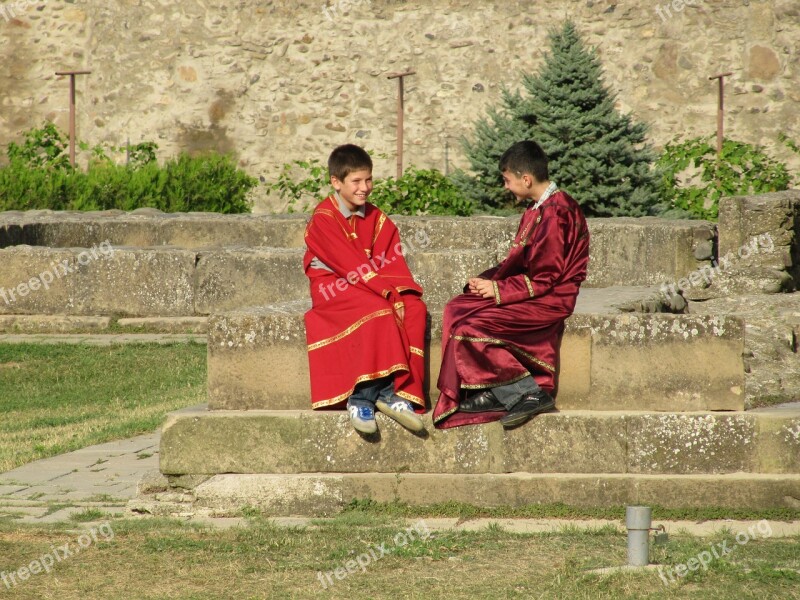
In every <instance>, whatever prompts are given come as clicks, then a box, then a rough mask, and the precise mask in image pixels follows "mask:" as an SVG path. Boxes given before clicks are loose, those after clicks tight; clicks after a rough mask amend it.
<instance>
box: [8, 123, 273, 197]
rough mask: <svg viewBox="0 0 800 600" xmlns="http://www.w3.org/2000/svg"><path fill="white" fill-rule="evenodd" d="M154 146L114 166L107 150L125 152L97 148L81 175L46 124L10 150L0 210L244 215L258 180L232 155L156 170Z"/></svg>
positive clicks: (181, 160) (182, 158)
mask: <svg viewBox="0 0 800 600" xmlns="http://www.w3.org/2000/svg"><path fill="white" fill-rule="evenodd" d="M81 147H82V148H83V149H84V150H86V149H88V146H86V145H85V144H81ZM157 148H158V146H157V145H156V144H155V143H153V142H143V143H141V144H137V145H135V146H131V147H130V148H129V151H130V160H129V163H128V164H127V165H117V164H115V163H114V161H113V160H112V159H111V158H110V157H109V152H111V153H118V152H121V151H123V150H124V149H122V148H104V147H102V146H95V147H94V148H91V156H92V158H91V159H90V161H89V168H88V170H87V171H86V172H83V171H80V170H78V169H74V168H72V167H71V166H70V164H69V158H68V155H67V147H66V142H65V139H64V136H63V134H61V133H60V132H59V131H58V130H57V129H56V127H55V126H54V125H52V123H48V124H46V125H45V126H44V127H43V128H41V129H33V130H31V131H28V132H27V133H26V134H25V141H24V142H23V143H22V144H15V143H13V142H12V143H11V144H9V146H8V151H7V155H8V159H9V164H8V166H6V167H4V168H0V210H32V209H52V210H109V209H120V210H126V211H130V210H135V209H137V208H141V207H152V208H156V209H159V210H161V211H164V212H192V211H197V212H219V213H242V212H249V210H250V204H249V202H248V200H247V193H248V191H249V190H250V189H251V188H252V187H253V186H255V185H256V183H257V180H256V179H255V178H253V177H250V176H248V175H247V174H246V173H245V172H244V171H241V170H240V169H238V168H237V167H236V165H235V163H234V161H233V159H232V158H231V157H229V156H224V155H220V154H207V155H202V156H189V155H187V154H181V155H179V156H178V157H177V158H172V159H169V160H167V161H166V162H165V163H164V164H163V165H159V164H158V163H157V162H156V158H155V151H156V149H157Z"/></svg>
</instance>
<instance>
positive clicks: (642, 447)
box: [626, 413, 800, 475]
mask: <svg viewBox="0 0 800 600" xmlns="http://www.w3.org/2000/svg"><path fill="white" fill-rule="evenodd" d="M626 420H627V441H628V463H629V465H628V466H629V471H628V472H630V473H671V474H681V475H691V474H697V473H704V474H707V473H735V472H737V471H743V472H754V471H756V467H757V460H756V458H757V453H758V448H759V447H760V444H761V443H762V441H763V440H762V438H761V436H759V435H758V431H757V430H756V419H755V418H753V417H751V416H749V415H747V414H745V413H737V414H671V413H664V414H644V415H629V416H627V417H626ZM798 447H800V446H798ZM787 449H789V447H788V446H786V445H785V444H784V447H783V450H787ZM767 472H778V473H781V472H783V471H767Z"/></svg>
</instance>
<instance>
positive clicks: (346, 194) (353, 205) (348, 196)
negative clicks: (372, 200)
mask: <svg viewBox="0 0 800 600" xmlns="http://www.w3.org/2000/svg"><path fill="white" fill-rule="evenodd" d="M331 185H332V186H333V189H335V190H336V191H337V192H339V197H340V198H341V199H342V202H344V205H345V206H346V207H347V208H348V209H349V210H350V211H356V210H358V209H359V207H361V206H364V203H365V202H366V201H367V198H369V195H370V194H371V193H372V169H357V170H356V171H353V172H351V173H349V174H348V175H346V176H345V178H344V181H342V180H341V179H339V178H338V177H331Z"/></svg>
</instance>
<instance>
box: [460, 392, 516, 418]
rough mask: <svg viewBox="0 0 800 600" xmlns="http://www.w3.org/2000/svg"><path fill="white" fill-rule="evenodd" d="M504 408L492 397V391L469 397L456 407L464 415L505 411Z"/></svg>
mask: <svg viewBox="0 0 800 600" xmlns="http://www.w3.org/2000/svg"><path fill="white" fill-rule="evenodd" d="M505 409H506V407H505V406H503V405H502V404H500V402H499V401H498V400H497V398H495V397H494V394H493V393H492V390H484V391H482V392H481V393H480V394H475V395H474V396H469V397H468V398H467V399H466V400H464V401H463V402H462V403H461V404H459V406H458V410H459V411H461V412H465V413H479V412H489V411H496V410H505Z"/></svg>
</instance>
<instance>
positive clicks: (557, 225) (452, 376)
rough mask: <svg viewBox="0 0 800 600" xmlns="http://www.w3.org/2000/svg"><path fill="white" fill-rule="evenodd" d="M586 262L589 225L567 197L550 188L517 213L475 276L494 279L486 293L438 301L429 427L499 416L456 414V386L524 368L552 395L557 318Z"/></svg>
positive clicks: (484, 384) (475, 386)
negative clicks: (514, 224) (493, 257)
mask: <svg viewBox="0 0 800 600" xmlns="http://www.w3.org/2000/svg"><path fill="white" fill-rule="evenodd" d="M588 262H589V229H588V227H587V225H586V219H584V217H583V212H582V211H581V209H580V207H579V206H578V204H577V203H576V202H575V200H573V199H572V198H571V197H570V196H568V195H567V194H566V193H564V192H561V191H558V192H556V193H554V194H553V195H552V196H550V198H548V199H547V200H545V201H544V202H543V203H542V205H541V206H540V207H539V208H536V209H532V208H528V209H527V210H526V211H525V213H524V214H523V215H522V219H521V220H520V224H519V229H518V230H517V235H516V237H515V238H514V243H513V244H512V246H511V249H510V250H509V252H508V256H507V257H506V258H505V260H504V261H503V262H502V263H500V264H499V265H498V266H496V267H494V268H492V269H489V270H488V271H486V272H484V273H481V274H480V275H479V277H482V278H484V279H491V280H492V281H493V282H494V283H493V286H494V298H488V299H487V298H482V297H480V296H478V295H476V294H471V293H464V294H461V295H459V296H456V297H455V298H453V299H452V300H451V301H450V302H448V304H447V306H446V307H445V310H444V318H443V321H442V368H441V371H440V373H439V381H438V384H437V385H438V388H439V391H440V395H439V400H438V402H437V403H436V406H435V408H434V412H433V422H434V425H435V426H436V427H437V428H442V429H444V428H448V427H457V426H459V425H471V424H476V423H487V422H489V421H495V420H497V419H499V418H500V417H502V416H503V414H505V413H503V412H484V413H471V414H470V413H461V412H458V405H459V400H460V398H461V393H462V391H463V390H480V389H485V388H490V387H495V386H498V385H504V384H510V383H513V382H516V381H519V380H520V379H522V378H524V377H525V376H527V375H528V374H532V375H533V377H534V378H535V379H536V382H537V383H538V384H539V385H540V386H541V387H542V389H544V390H547V391H548V392H551V393H553V394H555V389H556V373H557V370H558V349H559V345H560V342H561V334H562V332H563V330H564V320H565V319H566V318H567V317H569V316H570V315H571V314H572V311H573V309H574V308H575V301H576V299H577V297H578V291H579V289H580V285H581V282H582V281H583V280H584V279H586V266H587V264H588ZM465 291H466V288H465Z"/></svg>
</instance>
